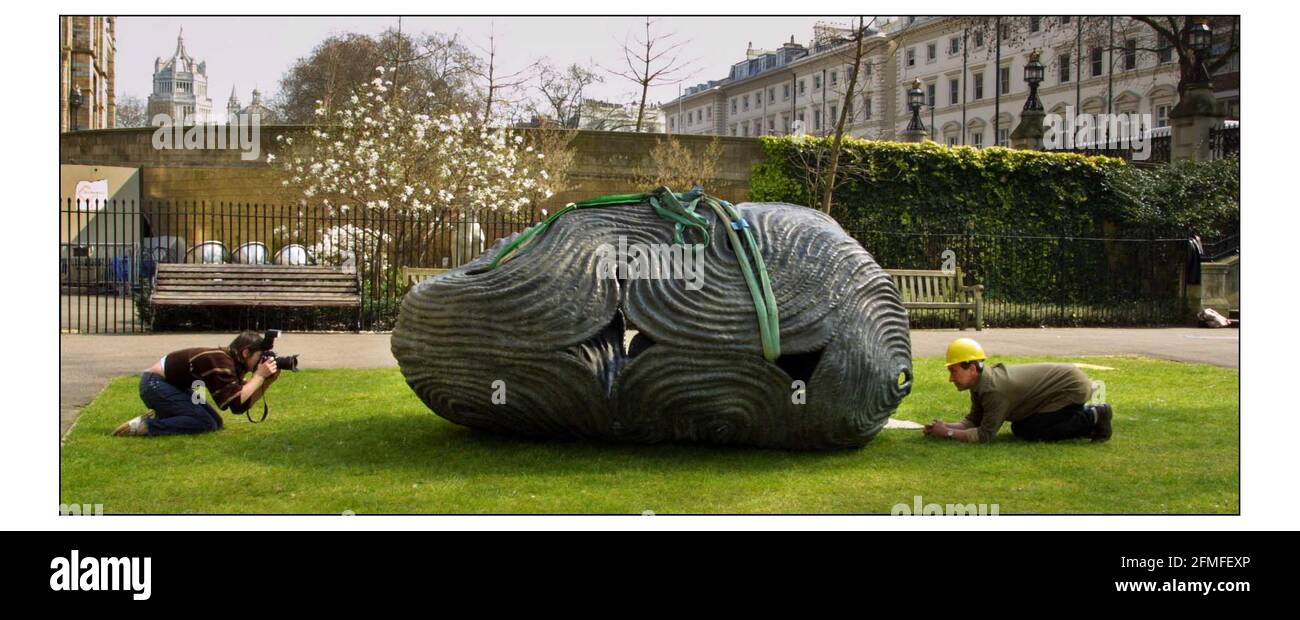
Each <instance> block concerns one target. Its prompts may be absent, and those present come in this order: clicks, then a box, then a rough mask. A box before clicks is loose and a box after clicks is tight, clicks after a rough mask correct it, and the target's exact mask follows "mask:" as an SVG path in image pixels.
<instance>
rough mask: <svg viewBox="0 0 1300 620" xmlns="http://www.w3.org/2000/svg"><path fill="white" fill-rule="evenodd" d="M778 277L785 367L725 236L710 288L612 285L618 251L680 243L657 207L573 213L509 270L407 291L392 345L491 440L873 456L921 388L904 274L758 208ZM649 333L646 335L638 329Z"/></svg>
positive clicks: (813, 218)
mask: <svg viewBox="0 0 1300 620" xmlns="http://www.w3.org/2000/svg"><path fill="white" fill-rule="evenodd" d="M736 208H737V209H738V210H739V211H740V213H741V214H742V215H743V216H744V218H745V219H746V220H747V221H748V223H749V225H750V227H751V229H752V230H753V232H754V235H755V239H756V241H757V243H758V246H759V248H760V250H761V253H762V257H763V260H764V261H765V263H766V266H767V271H768V273H769V274H770V277H771V287H772V292H773V294H774V296H775V299H776V301H777V307H778V309H779V318H780V351H781V353H780V357H778V358H777V359H776V360H775V361H774V362H769V361H767V360H766V359H764V356H763V348H762V344H761V341H760V337H759V330H758V327H757V322H758V319H757V317H756V315H755V308H754V302H753V299H752V297H751V292H750V290H749V288H748V287H747V285H746V282H745V279H744V278H743V277H742V275H741V272H740V270H739V269H738V266H737V259H736V256H735V254H734V253H733V251H732V249H731V245H730V242H729V241H728V239H727V235H726V232H725V230H723V226H724V225H719V224H718V220H717V218H716V217H715V216H714V214H712V213H707V214H704V215H705V217H707V218H708V221H709V226H710V229H711V231H712V239H713V242H712V243H711V244H710V245H709V246H708V247H707V248H706V249H704V251H703V264H702V265H701V266H700V268H701V271H700V274H699V275H700V277H699V281H698V282H695V283H694V286H692V283H691V282H690V281H688V280H687V279H684V278H659V279H653V278H627V279H617V278H610V277H601V276H600V275H599V273H600V271H601V270H600V269H599V267H600V264H599V261H600V260H601V256H602V247H604V248H608V247H609V246H610V245H617V244H618V243H619V241H620V239H619V237H620V236H624V237H625V241H626V243H627V244H629V245H636V244H641V245H646V246H648V245H650V244H672V243H673V227H672V225H671V223H669V222H665V221H664V220H663V219H661V218H660V217H658V216H657V215H656V214H655V212H654V210H653V209H651V208H650V207H649V206H648V205H646V204H641V205H628V206H618V207H608V208H597V209H583V210H577V211H573V212H571V213H568V214H565V215H564V217H561V218H559V219H557V220H556V222H555V223H554V224H552V225H551V226H550V228H549V229H548V230H546V231H545V234H542V235H540V236H538V237H536V238H534V239H533V240H532V241H531V242H530V244H529V245H526V246H525V247H524V248H523V249H522V250H520V251H519V252H516V253H515V254H514V255H512V257H511V258H510V260H507V261H504V262H502V263H501V264H499V265H498V266H497V267H496V268H489V265H490V263H491V262H492V259H493V257H494V256H495V255H496V253H497V250H498V249H499V248H501V247H503V246H504V245H505V244H506V243H508V242H509V241H511V240H512V239H513V237H510V238H506V239H501V240H498V241H497V243H496V244H495V245H494V246H493V248H491V249H489V250H488V251H487V252H485V253H484V254H482V255H481V256H479V257H478V258H476V259H475V260H473V261H471V262H470V263H467V264H465V265H462V266H461V267H459V268H456V269H453V270H451V271H449V272H447V273H444V274H442V275H440V276H438V277H435V278H431V279H428V280H425V281H423V282H421V283H420V284H418V285H417V286H416V287H414V288H412V290H411V291H410V292H409V293H408V294H407V296H406V298H405V300H404V301H403V303H402V308H401V313H400V316H399V319H398V322H397V325H396V327H395V329H394V330H393V336H392V350H393V355H394V356H395V357H396V358H397V360H398V363H399V365H400V367H401V370H402V373H403V375H404V376H405V378H406V381H407V383H408V384H409V385H410V386H411V388H412V389H413V390H415V392H416V394H417V395H419V397H420V398H421V400H423V401H424V403H425V404H426V405H427V406H429V407H430V408H431V409H432V410H433V411H434V412H436V413H437V414H438V415H440V416H442V417H444V418H446V419H448V420H451V421H453V422H456V423H459V424H463V425H466V426H470V427H474V428H479V429H484V430H488V431H495V432H502V433H511V434H521V435H527V436H533V437H550V438H574V437H589V438H601V439H609V440H616V441H631V442H642V443H651V442H659V441H702V442H714V443H728V444H742V445H751V446H764V447H776V448H790V449H831V448H841V447H853V446H861V445H863V444H865V443H867V442H868V441H870V439H871V438H872V437H874V436H875V435H876V433H878V432H879V431H880V429H881V428H882V427H883V426H884V425H885V422H886V420H888V418H889V416H890V414H891V413H893V412H894V410H895V409H896V408H897V406H898V404H899V402H901V400H902V399H903V397H904V396H905V395H906V394H907V392H908V391H909V390H910V387H911V373H912V370H911V349H910V336H909V333H908V327H907V315H906V311H905V310H904V309H903V307H902V304H901V302H900V299H899V295H898V292H897V290H896V289H895V288H894V286H893V284H892V282H891V281H890V279H889V277H888V275H886V274H885V272H884V271H883V270H882V269H881V268H880V266H878V265H877V264H876V262H875V261H874V260H873V259H872V257H871V255H870V254H868V253H867V251H866V250H865V249H863V248H862V246H861V245H859V244H858V243H857V241H855V240H854V239H853V238H851V237H849V236H848V235H847V234H846V233H845V232H844V231H843V230H842V229H841V228H840V226H839V225H838V224H837V223H836V222H835V221H834V220H833V219H831V218H830V217H829V216H827V215H825V214H823V213H821V212H819V211H815V210H813V209H808V208H805V207H799V206H795V205H789V204H779V203H743V204H740V205H737V206H736ZM633 329H634V330H635V335H631V333H632V332H631V331H630V330H633Z"/></svg>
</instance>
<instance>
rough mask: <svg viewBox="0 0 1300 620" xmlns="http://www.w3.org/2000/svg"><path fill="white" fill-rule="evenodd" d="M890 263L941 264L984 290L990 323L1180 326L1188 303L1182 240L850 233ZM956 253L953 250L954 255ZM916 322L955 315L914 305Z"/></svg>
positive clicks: (943, 322) (949, 323) (951, 320)
mask: <svg viewBox="0 0 1300 620" xmlns="http://www.w3.org/2000/svg"><path fill="white" fill-rule="evenodd" d="M849 232H850V234H852V235H853V236H854V237H855V238H857V239H858V240H859V241H860V242H861V243H862V245H863V246H864V247H866V248H867V250H868V251H869V252H871V254H872V256H874V257H875V258H876V260H877V261H878V262H880V263H881V265H882V266H883V267H885V268H887V269H942V268H943V267H945V266H946V265H945V264H944V262H945V259H948V258H951V259H952V261H953V262H954V263H955V265H952V266H955V267H957V268H959V269H961V271H962V273H963V274H964V276H965V279H966V284H975V283H978V284H981V285H983V286H984V321H985V325H987V326H991V327H1038V326H1059V327H1074V326H1119V325H1125V326H1137V325H1175V324H1180V323H1182V321H1183V312H1184V309H1185V302H1184V299H1185V290H1186V289H1185V286H1184V283H1183V278H1184V269H1185V267H1186V265H1187V260H1188V257H1189V254H1188V252H1189V245H1188V243H1187V241H1186V240H1185V239H1165V240H1139V239H1101V238H1078V237H1035V236H1017V235H1011V234H1008V235H977V234H944V233H904V232H895V231H878V230H858V231H849ZM948 252H951V254H948ZM909 314H910V316H911V322H912V326H913V327H953V326H956V325H958V318H959V317H958V316H957V312H956V311H949V310H913V311H911V312H910V313H909Z"/></svg>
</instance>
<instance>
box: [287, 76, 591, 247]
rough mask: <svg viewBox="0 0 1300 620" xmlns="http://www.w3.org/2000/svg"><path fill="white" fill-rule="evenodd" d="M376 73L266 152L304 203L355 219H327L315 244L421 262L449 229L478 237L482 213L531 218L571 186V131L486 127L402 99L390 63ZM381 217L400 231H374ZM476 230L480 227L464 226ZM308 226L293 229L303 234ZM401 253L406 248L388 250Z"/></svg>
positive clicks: (462, 116)
mask: <svg viewBox="0 0 1300 620" xmlns="http://www.w3.org/2000/svg"><path fill="white" fill-rule="evenodd" d="M375 71H376V77H375V78H374V79H373V80H371V81H370V83H369V84H367V85H366V87H365V88H363V89H361V90H360V91H359V92H357V93H356V94H354V95H352V96H351V98H350V99H349V100H347V101H345V102H343V103H342V105H340V104H339V103H337V102H336V103H335V105H334V106H333V107H332V108H331V109H330V110H329V111H327V110H326V108H325V107H324V106H323V105H321V104H320V102H317V109H316V119H317V122H316V124H315V125H314V126H313V127H312V128H311V129H310V131H309V133H308V134H307V135H306V136H303V137H300V138H299V140H297V141H295V139H294V137H292V136H285V135H278V136H276V138H275V141H276V144H275V146H274V148H273V149H272V150H271V152H270V153H268V155H267V161H268V163H270V164H271V165H272V166H273V167H274V168H275V169H276V170H277V171H278V172H279V174H280V175H281V177H282V178H281V185H282V186H283V188H284V190H285V192H286V193H287V195H288V196H289V197H291V198H292V199H293V200H294V201H295V202H297V203H298V204H299V207H300V208H306V209H317V210H319V212H321V213H323V214H324V215H326V216H327V217H326V218H324V219H334V220H337V219H338V218H340V217H341V218H344V219H347V220H349V222H350V223H349V224H348V225H347V226H344V227H338V226H336V225H335V224H336V222H331V223H329V224H325V225H323V226H324V227H325V228H330V230H328V231H327V230H325V228H322V229H321V230H316V231H313V233H314V234H310V235H307V236H309V237H311V238H312V240H313V241H314V243H311V244H310V245H319V244H321V243H324V240H323V238H322V236H323V235H326V233H328V236H329V237H330V239H331V241H330V247H331V248H332V249H334V250H337V249H338V248H342V247H346V248H347V250H348V252H349V253H355V258H356V260H357V262H358V264H359V265H360V266H362V267H363V268H369V270H370V271H378V270H380V269H384V268H386V266H388V265H391V264H393V262H394V260H400V261H401V262H402V264H404V265H414V264H416V263H418V262H419V261H418V260H415V259H412V258H410V257H411V256H413V255H415V254H418V253H422V252H424V253H427V251H428V249H429V247H430V244H432V243H434V240H435V239H440V238H448V237H449V236H451V235H448V234H444V233H445V232H447V231H448V230H450V229H453V228H454V229H455V230H454V231H453V232H452V234H453V235H457V236H459V237H461V238H470V237H472V238H475V239H478V238H480V237H482V231H481V229H480V228H479V226H478V224H477V223H476V222H477V220H478V219H479V218H481V217H482V216H483V214H485V213H499V214H501V215H503V216H505V217H506V219H509V220H512V221H523V220H524V218H526V217H527V215H528V214H529V213H531V210H530V209H529V208H530V207H537V206H540V204H541V203H542V201H544V200H546V199H548V198H550V197H551V196H553V195H554V194H555V193H556V192H557V191H560V190H561V189H563V184H564V183H565V179H566V174H565V173H566V169H567V167H568V164H569V163H570V162H571V161H572V152H571V151H569V150H568V148H567V146H568V141H569V140H570V139H571V138H569V137H564V138H561V139H559V140H557V139H553V138H547V137H543V138H541V139H540V140H537V139H534V140H526V139H525V138H524V136H522V135H520V134H519V133H518V132H512V131H510V130H507V129H502V128H493V127H485V126H481V125H478V124H477V123H476V121H475V119H474V118H473V117H472V116H470V115H466V114H448V115H445V116H429V115H427V114H419V113H415V112H412V111H409V110H407V109H404V108H403V107H402V106H401V105H400V101H401V100H402V98H401V97H394V96H393V95H394V92H393V90H392V89H393V81H392V79H390V77H391V69H387V68H385V67H377V68H376V69H375ZM401 89H402V90H403V91H405V90H406V87H401ZM428 95H429V96H430V97H432V96H433V93H428ZM534 143H536V144H534ZM362 214H364V216H365V217H361V215H362ZM379 220H384V221H386V222H389V223H390V224H391V223H392V222H395V221H396V222H398V223H399V225H398V226H397V227H395V228H394V227H392V226H389V227H388V228H387V229H386V232H387V233H391V236H388V235H386V234H381V233H380V232H378V231H376V230H373V229H368V228H366V226H367V222H375V221H379ZM467 227H472V229H467V230H460V229H462V228H467ZM286 232H289V231H286ZM301 232H303V231H291V232H290V235H291V236H293V237H297V238H300V239H301V238H303V235H301V234H298V233H301ZM344 237H346V239H345V238H344ZM477 243H479V244H480V245H481V241H478V242H477ZM318 249H321V250H324V247H323V246H321V247H319V248H318ZM478 250H481V248H478ZM394 253H403V254H404V255H403V257H402V258H400V259H393V258H392V257H391V256H388V255H390V254H394ZM329 254H330V256H334V257H337V255H338V252H337V251H334V252H330V253H329ZM321 258H324V257H321ZM455 260H456V261H457V264H459V262H461V261H460V259H455ZM437 266H442V265H437Z"/></svg>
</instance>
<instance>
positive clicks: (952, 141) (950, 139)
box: [948, 136, 957, 146]
mask: <svg viewBox="0 0 1300 620" xmlns="http://www.w3.org/2000/svg"><path fill="white" fill-rule="evenodd" d="M948 146H957V136H948Z"/></svg>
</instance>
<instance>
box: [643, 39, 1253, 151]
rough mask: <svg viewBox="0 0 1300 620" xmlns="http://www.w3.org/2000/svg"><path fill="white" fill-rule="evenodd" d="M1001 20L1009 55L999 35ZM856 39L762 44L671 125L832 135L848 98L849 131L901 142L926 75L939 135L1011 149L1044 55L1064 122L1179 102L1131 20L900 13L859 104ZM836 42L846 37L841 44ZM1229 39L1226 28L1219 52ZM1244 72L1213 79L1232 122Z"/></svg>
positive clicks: (867, 60) (1166, 55)
mask: <svg viewBox="0 0 1300 620" xmlns="http://www.w3.org/2000/svg"><path fill="white" fill-rule="evenodd" d="M999 25H1000V26H1001V30H1002V46H1001V48H1002V49H1001V57H1000V58H998V49H997V45H996V44H995V40H994V32H995V31H996V30H997V29H998V28H997V26H999ZM1112 26H1113V28H1112ZM1217 27H1219V26H1217V25H1216V28H1217ZM851 34H852V31H851V30H846V29H843V28H835V27H831V26H820V27H819V28H818V32H815V33H814V39H813V43H810V44H808V45H802V44H798V43H795V42H794V38H793V37H792V38H791V40H790V42H787V43H785V44H783V45H782V46H781V47H780V48H779V49H776V50H773V51H767V50H762V49H755V48H753V47H752V45H751V47H750V49H749V50H748V51H747V54H746V59H745V60H744V61H742V62H739V63H736V64H735V65H733V66H732V67H731V70H730V72H729V74H728V75H727V76H726V77H725V78H723V79H721V80H717V81H712V82H708V83H706V84H700V85H697V86H693V87H691V88H688V89H687V90H686V92H685V93H684V94H683V96H682V97H680V98H679V99H677V100H674V101H671V102H667V103H665V104H663V106H662V108H661V111H662V113H663V115H664V127H665V129H666V130H667V131H668V132H669V133H681V134H694V135H708V134H713V135H725V136H762V135H786V134H791V133H800V132H803V133H809V134H815V135H823V134H828V133H831V132H833V131H834V123H835V120H836V119H837V115H838V114H839V111H840V106H842V105H845V102H846V101H847V102H849V103H848V104H849V105H850V106H851V107H850V110H849V114H850V116H849V118H848V122H847V132H848V133H849V134H850V135H854V136H858V137H866V138H875V139H888V140H896V139H899V137H900V136H901V134H902V132H903V130H904V129H905V128H906V126H907V123H908V121H909V119H910V114H911V112H910V110H909V109H908V108H907V105H906V98H907V90H908V89H909V88H910V87H911V84H912V82H913V80H920V82H921V87H922V89H923V90H924V92H925V93H926V104H927V105H925V106H924V107H923V108H922V121H923V123H924V124H925V126H926V132H927V134H928V135H929V136H930V137H931V138H932V139H933V140H935V141H938V142H942V143H945V144H952V145H958V144H967V145H972V146H988V145H991V144H1002V145H1009V142H1010V134H1011V132H1012V131H1013V130H1014V129H1015V127H1016V124H1017V123H1018V122H1019V121H1020V111H1021V109H1022V107H1023V106H1024V103H1025V99H1026V97H1027V96H1028V92H1029V86H1028V84H1026V83H1025V81H1024V67H1025V64H1026V63H1027V62H1028V61H1029V55H1030V53H1031V52H1033V51H1034V50H1038V51H1039V52H1040V53H1041V62H1042V63H1043V64H1044V65H1045V66H1046V79H1045V80H1044V81H1043V83H1042V84H1041V85H1040V86H1039V98H1040V100H1042V102H1043V106H1044V108H1045V109H1046V110H1047V111H1048V112H1049V113H1057V114H1062V115H1064V114H1065V113H1066V111H1067V107H1073V108H1075V112H1076V113H1077V112H1088V113H1104V112H1111V113H1132V112H1137V113H1146V114H1151V116H1152V122H1153V125H1154V126H1155V127H1165V126H1168V124H1169V113H1170V111H1172V110H1173V107H1174V105H1175V104H1176V103H1177V99H1178V95H1177V92H1178V91H1177V88H1178V72H1179V69H1178V58H1177V55H1176V53H1175V52H1173V50H1171V49H1168V48H1167V46H1164V45H1163V44H1161V43H1160V42H1159V41H1158V40H1156V37H1155V36H1154V31H1153V30H1151V28H1150V27H1149V26H1146V25H1144V24H1141V23H1139V22H1135V21H1132V20H1129V19H1128V18H1126V17H1125V18H1120V17H1117V18H1115V19H1114V20H1111V19H1110V18H1107V17H1084V18H1081V17H1070V16H1050V17H1029V16H1016V17H1003V18H1002V19H1001V24H997V22H995V20H994V18H992V17H989V18H963V17H903V18H894V19H891V20H889V21H885V22H883V23H881V24H880V25H879V27H878V28H869V33H868V35H867V37H866V39H865V47H866V48H867V53H866V54H865V57H864V60H863V74H862V80H860V83H859V84H858V85H857V87H856V88H855V89H854V93H853V96H851V97H850V96H848V93H847V87H848V81H849V80H848V78H849V71H850V69H851V67H852V60H853V59H852V49H853V43H852V42H851V41H848V40H847V39H848V37H849V36H850V35H851ZM837 35H838V38H839V39H840V40H841V41H842V42H841V43H838V44H835V43H833V41H834V40H835V39H836V38H837ZM1112 37H1113V38H1112ZM1225 38H1226V33H1222V32H1219V33H1216V36H1215V40H1216V48H1217V47H1219V46H1222V45H1224V44H1226V40H1225V41H1222V42H1221V39H1225ZM818 41H821V42H822V43H821V44H820V45H819V44H818V43H817V42H818ZM1111 41H1113V44H1112V43H1111ZM828 42H831V43H828ZM1108 48H1110V49H1114V53H1111V52H1110V51H1108ZM1238 72H1239V63H1238V61H1237V59H1235V58H1234V59H1233V60H1232V62H1229V63H1227V65H1226V66H1224V67H1222V68H1221V69H1220V70H1218V71H1216V72H1215V76H1214V80H1215V88H1216V97H1218V98H1219V101H1220V110H1221V112H1222V113H1223V114H1224V115H1225V117H1226V118H1228V119H1231V120H1237V119H1238V118H1239V117H1238V115H1239V110H1240V93H1239V91H1238V87H1237V76H1238ZM999 90H1000V93H999V92H998V91H999ZM1076 104H1077V106H1076Z"/></svg>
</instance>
